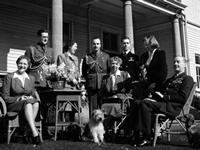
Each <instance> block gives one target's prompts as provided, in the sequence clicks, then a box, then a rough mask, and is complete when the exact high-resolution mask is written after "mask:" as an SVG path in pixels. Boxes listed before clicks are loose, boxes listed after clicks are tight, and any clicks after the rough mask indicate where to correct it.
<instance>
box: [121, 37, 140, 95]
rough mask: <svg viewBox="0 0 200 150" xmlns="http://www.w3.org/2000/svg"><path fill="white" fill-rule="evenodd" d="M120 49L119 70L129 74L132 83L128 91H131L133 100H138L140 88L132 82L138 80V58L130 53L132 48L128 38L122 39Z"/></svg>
mask: <svg viewBox="0 0 200 150" xmlns="http://www.w3.org/2000/svg"><path fill="white" fill-rule="evenodd" d="M121 47H122V53H121V59H122V65H121V68H120V70H123V71H127V72H128V73H129V74H130V76H131V82H132V84H130V85H131V87H130V89H132V95H133V97H134V98H140V95H141V92H140V88H138V86H140V85H139V84H138V83H136V82H134V81H138V80H139V56H137V55H136V54H133V53H132V52H131V48H132V47H131V43H130V39H129V37H124V38H122V40H121Z"/></svg>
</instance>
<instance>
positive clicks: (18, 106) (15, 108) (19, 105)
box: [7, 98, 39, 113]
mask: <svg viewBox="0 0 200 150" xmlns="http://www.w3.org/2000/svg"><path fill="white" fill-rule="evenodd" d="M28 103H31V104H34V103H39V100H38V99H35V98H33V99H28V100H24V101H18V102H14V103H12V104H8V105H7V109H8V110H7V111H8V112H17V113H20V112H23V111H24V107H25V105H26V104H28Z"/></svg>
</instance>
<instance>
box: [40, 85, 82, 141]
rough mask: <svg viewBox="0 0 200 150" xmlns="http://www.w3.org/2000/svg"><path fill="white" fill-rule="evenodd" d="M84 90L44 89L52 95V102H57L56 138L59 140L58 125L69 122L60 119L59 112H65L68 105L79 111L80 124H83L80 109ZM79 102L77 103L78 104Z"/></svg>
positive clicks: (65, 124) (64, 124)
mask: <svg viewBox="0 0 200 150" xmlns="http://www.w3.org/2000/svg"><path fill="white" fill-rule="evenodd" d="M82 92H83V90H72V89H69V88H64V89H49V90H46V91H43V93H45V94H48V95H49V96H50V95H52V96H53V97H52V99H51V101H50V103H56V114H55V115H56V118H55V138H54V140H55V141H56V140H57V130H58V126H67V125H69V122H65V120H63V121H62V122H59V121H58V116H59V113H61V112H63V110H65V108H66V107H67V105H70V106H71V108H73V109H74V111H76V112H77V113H78V124H79V125H80V126H81V119H80V110H81V93H82ZM76 103H77V105H76Z"/></svg>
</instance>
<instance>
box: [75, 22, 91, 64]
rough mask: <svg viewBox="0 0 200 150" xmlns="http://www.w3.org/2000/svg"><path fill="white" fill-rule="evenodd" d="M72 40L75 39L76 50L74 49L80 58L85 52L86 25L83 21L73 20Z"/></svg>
mask: <svg viewBox="0 0 200 150" xmlns="http://www.w3.org/2000/svg"><path fill="white" fill-rule="evenodd" d="M73 29H74V31H73V33H74V40H76V41H77V44H78V50H77V51H76V55H77V56H78V58H79V62H80V59H81V58H83V57H84V56H85V54H86V50H87V41H88V40H87V26H86V24H83V23H78V22H74V27H73Z"/></svg>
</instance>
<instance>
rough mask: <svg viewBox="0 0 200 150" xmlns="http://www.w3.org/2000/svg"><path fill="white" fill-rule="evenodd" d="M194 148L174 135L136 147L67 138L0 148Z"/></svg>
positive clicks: (74, 149) (140, 149) (25, 149)
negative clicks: (38, 143)
mask: <svg viewBox="0 0 200 150" xmlns="http://www.w3.org/2000/svg"><path fill="white" fill-rule="evenodd" d="M32 149H34V150H194V149H193V148H191V147H190V146H189V144H188V142H187V138H186V137H185V136H180V135H179V136H178V135H173V136H172V139H171V142H170V143H167V141H166V139H163V140H161V141H160V142H159V143H158V144H157V145H156V147H152V146H146V147H141V148H135V147H132V146H130V144H129V143H125V144H116V143H105V144H104V145H101V146H99V145H97V144H94V143H91V142H72V141H67V140H57V141H52V140H44V142H43V144H42V145H40V146H36V147H33V145H31V144H20V142H15V143H13V142H12V143H11V144H9V145H8V144H5V143H4V144H0V150H32Z"/></svg>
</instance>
